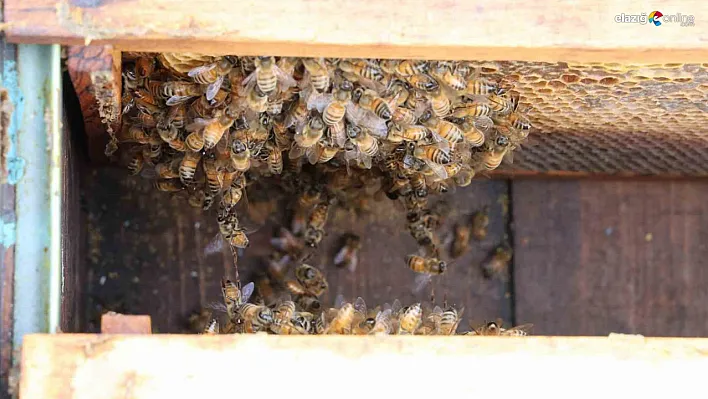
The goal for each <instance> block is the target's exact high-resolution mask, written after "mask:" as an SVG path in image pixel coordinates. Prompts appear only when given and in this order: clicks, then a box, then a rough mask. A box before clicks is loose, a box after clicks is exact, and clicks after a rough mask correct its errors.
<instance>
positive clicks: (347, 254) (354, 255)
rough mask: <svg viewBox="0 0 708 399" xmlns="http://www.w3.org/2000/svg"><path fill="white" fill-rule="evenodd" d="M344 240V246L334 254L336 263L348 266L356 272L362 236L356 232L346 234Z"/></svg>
mask: <svg viewBox="0 0 708 399" xmlns="http://www.w3.org/2000/svg"><path fill="white" fill-rule="evenodd" d="M342 241H343V245H342V247H341V248H340V249H339V251H338V252H337V254H336V255H335V256H334V265H335V266H337V267H346V268H347V269H348V270H349V271H350V272H354V270H356V266H357V263H358V261H359V256H358V254H359V249H360V248H361V238H359V236H357V235H355V234H346V235H345V236H344V237H343V240H342Z"/></svg>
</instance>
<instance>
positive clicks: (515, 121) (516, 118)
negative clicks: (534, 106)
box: [509, 111, 531, 131]
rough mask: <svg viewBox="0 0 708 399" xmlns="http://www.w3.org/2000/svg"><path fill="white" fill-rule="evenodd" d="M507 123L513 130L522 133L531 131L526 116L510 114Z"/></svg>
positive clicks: (515, 113) (516, 113) (517, 113)
mask: <svg viewBox="0 0 708 399" xmlns="http://www.w3.org/2000/svg"><path fill="white" fill-rule="evenodd" d="M509 123H510V124H511V127H513V128H514V129H518V130H522V131H527V130H531V122H530V121H529V119H528V118H527V117H526V115H522V114H520V113H519V112H516V111H515V112H512V113H511V115H509Z"/></svg>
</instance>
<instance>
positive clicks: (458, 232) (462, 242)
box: [450, 223, 472, 258]
mask: <svg viewBox="0 0 708 399" xmlns="http://www.w3.org/2000/svg"><path fill="white" fill-rule="evenodd" d="M471 233H472V227H471V226H470V225H469V224H467V223H458V224H457V225H455V230H454V239H453V241H452V248H451V251H450V255H451V256H452V257H453V258H459V257H460V256H462V255H463V254H464V253H465V252H467V250H468V249H469V245H470V235H471Z"/></svg>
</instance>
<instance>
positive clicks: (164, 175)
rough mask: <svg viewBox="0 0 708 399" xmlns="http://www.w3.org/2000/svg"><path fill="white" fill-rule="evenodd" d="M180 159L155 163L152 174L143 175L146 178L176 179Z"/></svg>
mask: <svg viewBox="0 0 708 399" xmlns="http://www.w3.org/2000/svg"><path fill="white" fill-rule="evenodd" d="M181 161H182V159H181V158H174V159H172V161H170V162H162V163H158V164H156V165H155V167H154V168H153V172H154V173H153V174H152V175H149V176H146V175H145V174H143V176H144V177H147V178H158V179H177V178H178V177H179V164H180V162H181Z"/></svg>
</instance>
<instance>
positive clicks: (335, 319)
mask: <svg viewBox="0 0 708 399" xmlns="http://www.w3.org/2000/svg"><path fill="white" fill-rule="evenodd" d="M295 275H296V279H297V281H296V282H294V284H298V285H300V286H301V288H302V287H310V286H311V287H316V289H320V288H321V287H322V282H323V281H324V276H323V275H322V274H321V273H320V272H319V271H318V270H317V269H316V268H314V267H312V266H309V265H306V264H301V265H299V266H298V267H297V268H296V271H295ZM221 287H222V294H223V298H224V303H223V305H222V307H223V309H224V310H225V312H226V314H227V321H226V323H225V324H224V325H223V326H221V327H220V325H219V322H218V320H217V319H211V320H210V321H209V322H208V323H207V325H206V327H205V328H204V331H203V334H239V333H242V334H243V333H245V334H249V333H259V332H260V333H268V334H277V335H327V334H340V335H455V334H458V335H477V336H479V335H481V336H525V335H527V334H528V331H529V330H530V328H531V327H532V325H530V324H524V325H520V326H516V327H512V328H508V329H506V328H503V327H502V324H501V321H500V320H497V321H492V322H488V323H485V324H483V325H481V326H478V327H473V328H471V329H470V330H469V331H466V332H460V333H458V332H457V329H458V326H459V324H460V320H461V318H462V314H463V312H464V308H460V309H457V308H455V307H454V306H445V307H444V308H442V307H440V306H435V307H433V308H432V309H426V308H429V306H426V305H422V304H421V303H414V304H412V305H410V306H405V307H403V306H402V305H401V303H400V302H399V301H398V300H395V301H394V302H393V304H384V305H383V306H377V307H375V308H372V309H368V308H367V306H366V303H365V302H364V300H363V299H362V298H361V297H359V298H357V299H356V300H355V301H354V302H353V303H350V302H346V301H345V300H344V299H343V297H341V296H340V297H338V298H337V301H336V303H335V307H333V308H328V309H322V310H321V311H320V312H317V313H314V312H311V311H308V310H303V309H302V308H301V307H300V306H299V305H298V303H297V302H295V301H293V300H290V299H284V300H280V301H278V302H277V303H275V304H273V305H270V306H268V305H265V304H263V303H261V304H253V303H249V302H248V300H249V299H250V297H251V295H252V293H253V291H254V284H253V283H248V284H246V285H245V286H243V287H241V285H240V283H238V282H233V281H231V280H228V279H223V280H222V282H221Z"/></svg>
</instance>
